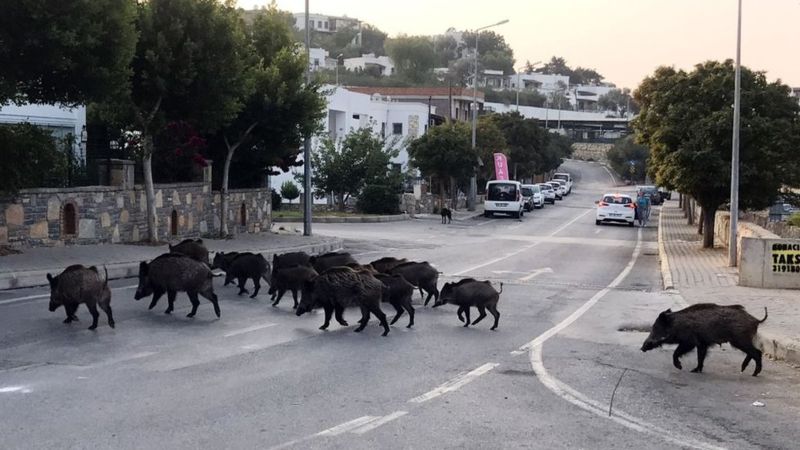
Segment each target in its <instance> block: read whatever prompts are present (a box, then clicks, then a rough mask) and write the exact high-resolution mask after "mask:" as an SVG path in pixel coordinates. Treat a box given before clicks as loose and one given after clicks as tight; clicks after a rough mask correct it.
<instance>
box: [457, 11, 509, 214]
mask: <svg viewBox="0 0 800 450" xmlns="http://www.w3.org/2000/svg"><path fill="white" fill-rule="evenodd" d="M505 23H508V19H505V20H501V21H500V22H497V23H493V24H491V25H486V26H485V27H480V28H476V29H475V72H474V76H473V78H472V149H473V150H474V149H475V147H476V145H475V132H476V130H477V128H478V36H480V33H479V31H483V30H486V29H488V28H492V27H496V26H498V25H503V24H505ZM477 199H478V180H477V175H476V174H475V171H474V170H473V172H472V176H471V177H470V179H469V197H468V198H467V210H468V211H475V203H477Z"/></svg>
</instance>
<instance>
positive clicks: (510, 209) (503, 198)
mask: <svg viewBox="0 0 800 450" xmlns="http://www.w3.org/2000/svg"><path fill="white" fill-rule="evenodd" d="M523 206H524V201H523V199H522V184H521V183H520V182H519V181H507V180H492V181H489V182H488V183H486V200H484V202H483V211H484V212H483V215H484V216H485V217H492V216H493V215H494V214H497V213H500V214H509V215H510V216H511V217H514V218H517V219H518V218H520V217H522V215H523V214H524V213H525V211H524V209H523Z"/></svg>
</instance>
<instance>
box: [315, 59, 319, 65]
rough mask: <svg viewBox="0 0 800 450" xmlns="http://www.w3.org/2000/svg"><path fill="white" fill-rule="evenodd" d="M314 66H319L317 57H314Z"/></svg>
mask: <svg viewBox="0 0 800 450" xmlns="http://www.w3.org/2000/svg"><path fill="white" fill-rule="evenodd" d="M314 67H319V58H314Z"/></svg>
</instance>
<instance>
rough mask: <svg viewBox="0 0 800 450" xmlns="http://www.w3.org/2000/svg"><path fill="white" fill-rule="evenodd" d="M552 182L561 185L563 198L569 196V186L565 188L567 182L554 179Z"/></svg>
mask: <svg viewBox="0 0 800 450" xmlns="http://www.w3.org/2000/svg"><path fill="white" fill-rule="evenodd" d="M553 181H555V182H557V183H558V184H560V185H561V187H562V188H564V189H563V195H564V196H567V195H569V186H567V182H566V181H564V180H561V179H555V178H553Z"/></svg>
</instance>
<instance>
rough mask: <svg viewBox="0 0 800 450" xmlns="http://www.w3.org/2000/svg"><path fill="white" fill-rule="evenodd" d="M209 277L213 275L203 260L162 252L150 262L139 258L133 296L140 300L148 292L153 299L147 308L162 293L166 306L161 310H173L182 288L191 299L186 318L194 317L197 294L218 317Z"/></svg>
mask: <svg viewBox="0 0 800 450" xmlns="http://www.w3.org/2000/svg"><path fill="white" fill-rule="evenodd" d="M213 278H214V274H213V273H211V269H210V268H209V267H208V266H207V265H206V264H204V263H201V262H199V261H195V260H194V259H192V258H190V257H188V256H185V255H181V254H177V253H167V254H163V255H161V256H159V257H157V258H156V259H154V260H153V261H151V262H150V263H147V262H144V261H143V262H142V263H141V264H139V286H138V287H137V288H136V295H135V296H134V298H135V299H136V300H141V299H142V298H144V297H147V296H149V295H152V296H153V300H152V301H151V302H150V306H149V307H148V309H153V308H154V307H155V306H156V303H158V299H160V298H161V296H162V295H164V293H165V292H166V293H167V300H168V301H169V306H167V310H166V311H164V313H165V314H169V313H171V312H172V311H173V309H174V305H175V296H176V295H177V293H178V292H181V291H185V292H186V295H188V296H189V300H190V301H191V302H192V312H190V313H189V314H187V315H186V317H194V315H195V314H196V313H197V307H198V306H199V305H200V300H199V299H198V298H197V295H198V294H200V295H202V296H203V297H205V298H207V299H208V300H209V301H210V302H211V304H212V305H214V313H215V314H216V315H217V317H219V316H220V311H219V302H218V301H217V295H216V294H215V293H214V284H213V283H212V280H213Z"/></svg>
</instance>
